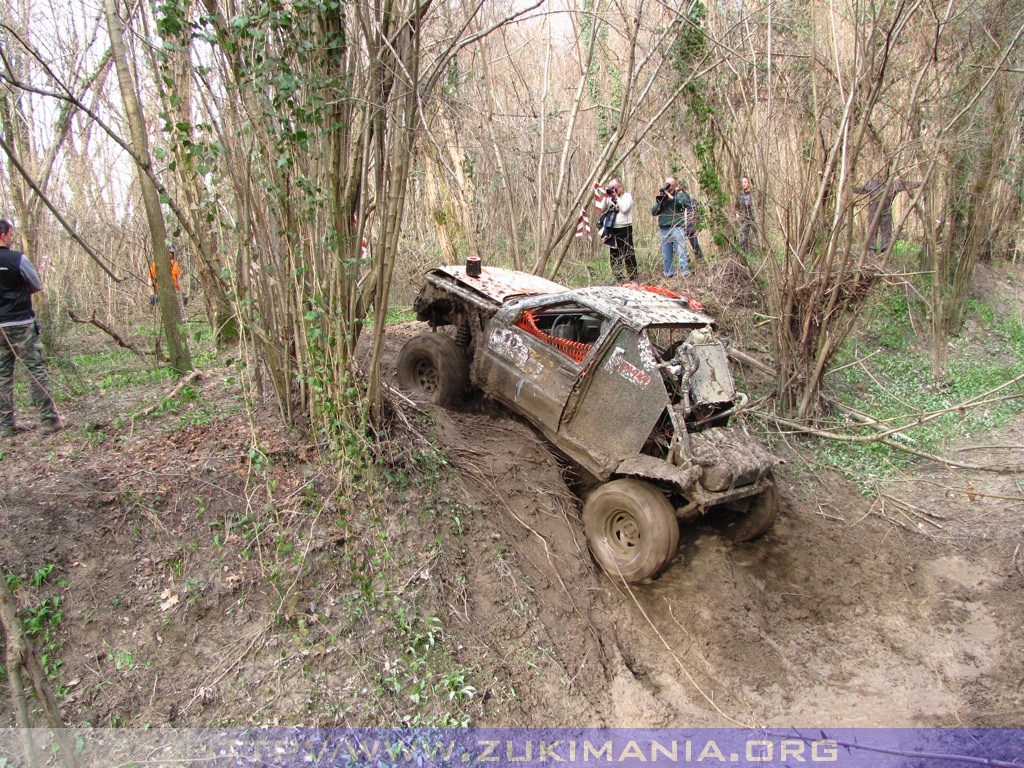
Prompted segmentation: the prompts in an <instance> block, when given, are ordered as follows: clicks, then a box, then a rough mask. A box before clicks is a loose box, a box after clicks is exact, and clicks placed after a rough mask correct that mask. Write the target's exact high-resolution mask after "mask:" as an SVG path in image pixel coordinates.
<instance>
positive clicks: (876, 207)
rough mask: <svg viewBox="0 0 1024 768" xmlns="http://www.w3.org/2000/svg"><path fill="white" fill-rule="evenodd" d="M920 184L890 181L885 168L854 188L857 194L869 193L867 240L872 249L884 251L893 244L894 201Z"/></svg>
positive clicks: (898, 180)
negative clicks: (862, 184) (897, 196)
mask: <svg viewBox="0 0 1024 768" xmlns="http://www.w3.org/2000/svg"><path fill="white" fill-rule="evenodd" d="M920 186H921V184H920V182H916V181H903V180H901V179H896V180H895V181H890V180H889V176H888V174H887V173H886V171H885V169H884V168H883V169H882V170H881V171H879V172H878V173H876V174H875V177H874V178H873V179H871V180H870V181H869V182H868V183H867V184H865V185H864V186H863V187H855V188H854V190H853V191H854V192H856V193H857V194H859V195H868V237H867V240H868V247H869V248H870V249H871V250H872V251H876V252H881V251H884V250H886V249H887V248H888V247H889V246H890V245H891V244H892V201H893V200H894V199H895V198H896V195H898V194H899V193H900V192H909V191H910V190H912V189H915V188H916V187H920Z"/></svg>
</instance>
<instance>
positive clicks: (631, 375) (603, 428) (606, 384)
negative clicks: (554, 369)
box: [561, 325, 669, 466]
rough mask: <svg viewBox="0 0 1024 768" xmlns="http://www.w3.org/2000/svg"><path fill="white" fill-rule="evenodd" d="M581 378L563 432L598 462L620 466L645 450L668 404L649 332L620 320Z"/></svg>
mask: <svg viewBox="0 0 1024 768" xmlns="http://www.w3.org/2000/svg"><path fill="white" fill-rule="evenodd" d="M613 334H614V337H613V338H612V339H611V340H610V342H609V343H602V344H601V347H600V351H599V352H598V355H599V358H598V359H597V360H595V361H594V363H593V364H592V365H591V366H590V368H589V369H588V371H587V374H586V376H585V377H584V379H583V380H582V381H581V382H580V386H579V387H578V388H577V391H576V393H575V394H574V395H573V397H572V400H571V402H570V403H569V405H568V407H567V409H566V412H565V414H564V415H563V420H562V427H561V433H562V435H563V436H564V437H565V438H566V439H568V440H569V441H570V442H572V444H573V445H575V446H577V448H578V450H579V451H581V452H586V453H588V454H590V455H591V456H592V457H593V459H594V461H595V462H596V463H597V464H600V465H605V466H617V465H618V463H619V462H621V461H622V460H623V459H627V458H629V457H630V456H634V455H636V454H637V453H639V452H640V450H641V448H643V446H644V443H646V442H647V438H648V437H650V435H651V432H652V431H653V430H654V427H655V426H656V425H657V423H658V419H659V418H660V417H661V414H662V413H663V412H664V410H665V408H667V407H668V406H669V398H668V392H667V391H666V389H665V382H664V380H663V379H662V375H661V371H660V370H659V369H658V367H657V360H656V358H655V353H654V348H653V347H652V346H651V343H650V341H649V340H648V339H647V337H646V336H645V335H644V334H642V333H639V332H638V331H636V330H634V329H633V328H629V327H628V326H622V325H620V326H619V327H618V329H617V330H616V331H614V332H613Z"/></svg>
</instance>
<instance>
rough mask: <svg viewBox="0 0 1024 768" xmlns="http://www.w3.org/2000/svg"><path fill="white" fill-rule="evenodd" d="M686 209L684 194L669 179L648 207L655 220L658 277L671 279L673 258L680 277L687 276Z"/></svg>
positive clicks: (686, 198) (687, 201)
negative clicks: (658, 249) (659, 272)
mask: <svg viewBox="0 0 1024 768" xmlns="http://www.w3.org/2000/svg"><path fill="white" fill-rule="evenodd" d="M689 205H690V196H689V195H688V194H686V190H685V189H684V188H683V187H682V186H681V185H680V184H678V183H676V180H675V179H674V178H673V177H671V176H669V177H668V178H666V179H665V186H663V187H662V188H661V189H659V190H658V194H657V196H656V197H655V198H654V204H653V205H652V206H651V215H652V216H657V217H658V240H659V242H660V243H661V261H662V274H663V275H664V276H665V277H666V278H670V277H675V274H676V257H677V256H678V261H679V272H680V274H682V276H683V277H689V276H690V265H689V264H688V263H687V261H686V209H687V208H688V207H689Z"/></svg>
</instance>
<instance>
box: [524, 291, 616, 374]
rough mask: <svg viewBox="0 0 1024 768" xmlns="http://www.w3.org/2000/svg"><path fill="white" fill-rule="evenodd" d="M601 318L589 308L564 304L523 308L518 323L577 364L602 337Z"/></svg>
mask: <svg viewBox="0 0 1024 768" xmlns="http://www.w3.org/2000/svg"><path fill="white" fill-rule="evenodd" d="M602 325H603V323H602V320H601V318H599V317H597V316H596V315H594V313H593V312H591V311H590V310H589V309H588V308H586V307H581V306H578V305H575V306H562V307H551V308H545V309H543V310H529V309H527V310H524V311H523V314H522V315H521V316H520V317H519V321H518V322H517V323H516V326H518V327H519V328H521V329H522V330H524V331H526V332H527V333H529V334H530V335H531V336H534V337H536V338H538V339H540V340H541V341H542V342H544V343H545V344H547V345H548V346H550V347H553V348H554V349H557V350H558V351H559V352H561V353H562V354H563V355H565V356H566V357H568V358H569V359H571V360H574V361H575V362H577V363H582V362H583V360H584V359H585V358H586V356H587V355H588V354H590V350H591V349H593V347H594V342H596V341H597V340H598V338H600V336H601V329H602Z"/></svg>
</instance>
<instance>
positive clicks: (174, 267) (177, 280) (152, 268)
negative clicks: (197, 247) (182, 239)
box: [149, 245, 188, 307]
mask: <svg viewBox="0 0 1024 768" xmlns="http://www.w3.org/2000/svg"><path fill="white" fill-rule="evenodd" d="M167 254H168V255H169V256H170V257H171V281H172V284H173V285H174V290H175V292H176V293H181V303H182V304H184V305H185V306H186V307H187V306H188V294H187V293H182V292H181V265H180V264H178V260H177V259H176V258H175V254H174V246H173V245H169V246H167ZM156 289H157V283H156V262H155V261H151V262H149V290H150V294H149V305H150V306H151V307H153V306H156V302H157V296H156Z"/></svg>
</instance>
